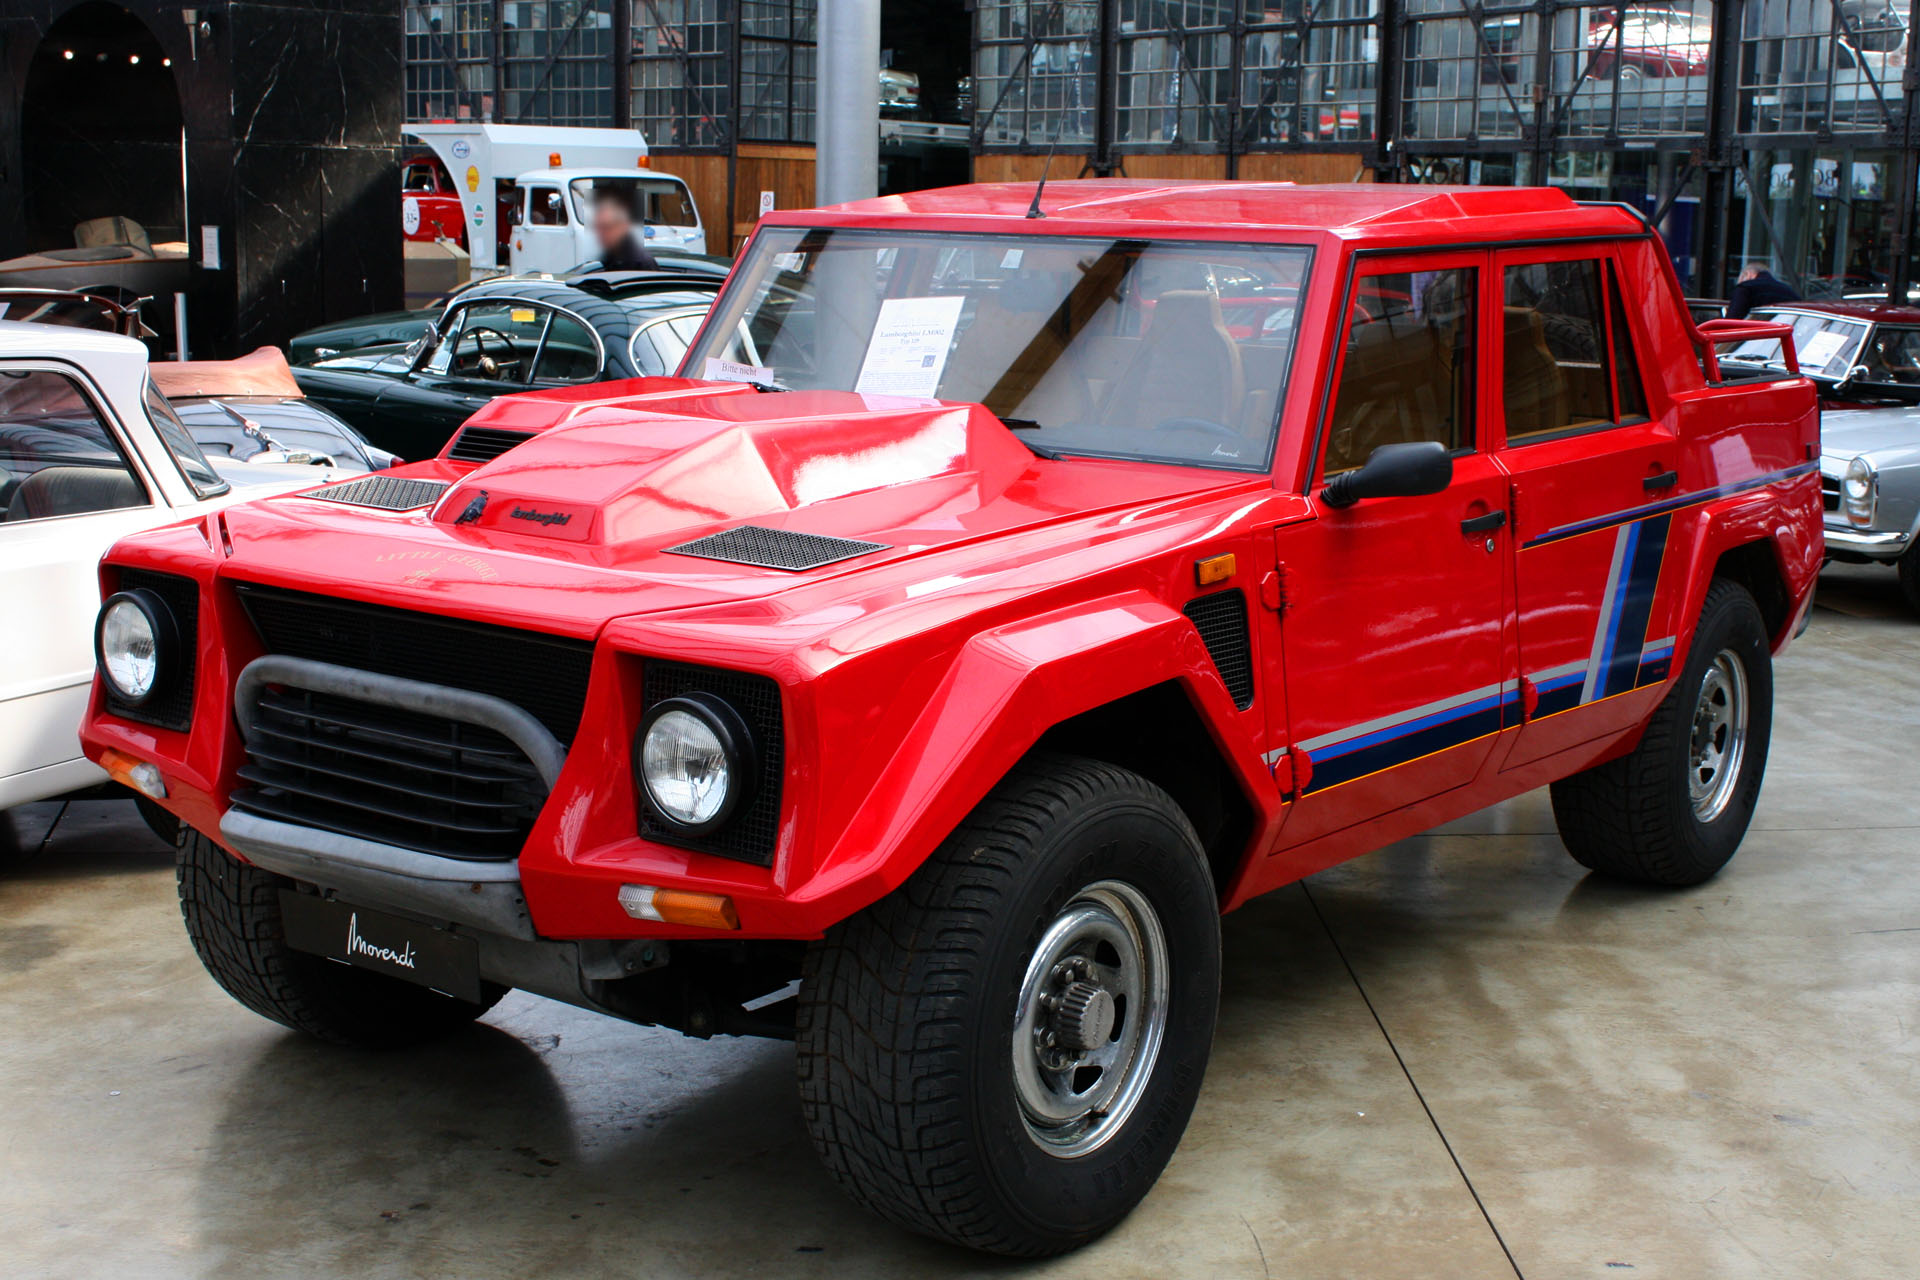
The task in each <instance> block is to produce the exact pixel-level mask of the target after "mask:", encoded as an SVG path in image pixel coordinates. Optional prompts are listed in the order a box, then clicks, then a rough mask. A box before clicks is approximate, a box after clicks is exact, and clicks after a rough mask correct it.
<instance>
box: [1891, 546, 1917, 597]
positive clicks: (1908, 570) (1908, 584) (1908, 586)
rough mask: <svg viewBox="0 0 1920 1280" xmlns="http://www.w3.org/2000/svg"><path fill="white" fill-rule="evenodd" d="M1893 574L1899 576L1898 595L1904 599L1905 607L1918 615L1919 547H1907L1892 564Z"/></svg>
mask: <svg viewBox="0 0 1920 1280" xmlns="http://www.w3.org/2000/svg"><path fill="white" fill-rule="evenodd" d="M1894 572H1896V573H1898V574H1899V575H1900V594H1901V595H1903V596H1905V597H1906V600H1907V607H1908V608H1909V609H1912V610H1913V611H1914V612H1916V613H1920V547H1909V548H1908V549H1907V551H1906V553H1905V554H1904V555H1902V556H1901V557H1900V559H1899V560H1897V561H1895V562H1894Z"/></svg>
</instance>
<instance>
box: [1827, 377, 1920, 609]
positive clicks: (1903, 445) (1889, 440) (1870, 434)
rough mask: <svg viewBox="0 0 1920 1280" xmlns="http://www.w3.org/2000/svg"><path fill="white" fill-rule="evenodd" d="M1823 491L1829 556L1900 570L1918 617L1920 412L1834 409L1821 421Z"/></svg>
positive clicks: (1912, 409)
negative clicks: (1917, 544) (1917, 532)
mask: <svg viewBox="0 0 1920 1280" xmlns="http://www.w3.org/2000/svg"><path fill="white" fill-rule="evenodd" d="M1820 489H1821V497H1822V498H1823V499H1824V500H1825V503H1826V508H1827V554H1828V555H1829V556H1831V557H1832V558H1833V559H1835V560H1844V561H1848V562H1850V563H1856V564H1857V563H1864V562H1877V563H1880V564H1891V565H1894V566H1896V567H1897V568H1898V570H1899V573H1900V586H1901V589H1902V590H1903V591H1904V592H1905V594H1906V597H1907V603H1908V604H1910V605H1912V606H1913V608H1914V609H1915V610H1917V611H1920V552H1916V551H1915V550H1914V544H1915V541H1916V539H1915V536H1914V535H1915V531H1916V527H1920V407H1916V406H1912V405H1888V406H1885V407H1881V408H1857V409H1852V408H1850V409H1841V410H1832V409H1829V410H1828V411H1827V412H1825V413H1824V414H1823V415H1822V417H1821V421H1820Z"/></svg>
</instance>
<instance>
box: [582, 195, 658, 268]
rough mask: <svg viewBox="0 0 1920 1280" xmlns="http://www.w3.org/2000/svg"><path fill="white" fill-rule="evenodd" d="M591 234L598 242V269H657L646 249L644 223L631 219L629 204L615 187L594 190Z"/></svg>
mask: <svg viewBox="0 0 1920 1280" xmlns="http://www.w3.org/2000/svg"><path fill="white" fill-rule="evenodd" d="M593 236H594V239H595V240H597V241H599V242H600V269H601V270H602V271H657V270H658V269H659V267H660V264H659V262H657V261H655V259H654V256H653V255H652V254H651V253H648V252H647V245H646V228H645V226H644V225H643V224H641V223H639V222H636V221H635V220H634V216H633V206H632V205H631V204H630V203H628V201H627V198H626V197H625V196H624V195H622V194H621V193H620V192H618V191H613V190H601V191H598V192H595V193H594V197H593Z"/></svg>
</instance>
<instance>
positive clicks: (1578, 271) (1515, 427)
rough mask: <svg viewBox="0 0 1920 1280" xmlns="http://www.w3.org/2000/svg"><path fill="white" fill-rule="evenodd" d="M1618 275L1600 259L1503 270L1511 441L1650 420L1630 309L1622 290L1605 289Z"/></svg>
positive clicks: (1505, 391) (1505, 394)
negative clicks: (1627, 312) (1629, 320)
mask: <svg viewBox="0 0 1920 1280" xmlns="http://www.w3.org/2000/svg"><path fill="white" fill-rule="evenodd" d="M1612 279H1613V276H1612V273H1611V272H1610V271H1607V270H1604V269H1603V264H1602V262H1601V260H1600V259H1597V258H1580V259H1574V260H1572V261H1562V262H1529V263H1523V264H1518V265H1512V266H1508V267H1507V268H1506V269H1505V271H1504V273H1503V278H1502V289H1503V296H1502V304H1503V305H1502V310H1501V323H1500V329H1501V352H1502V356H1503V371H1502V374H1501V388H1500V391H1501V403H1502V404H1503V406H1504V407H1505V411H1506V423H1507V439H1508V440H1509V441H1510V442H1514V443H1521V442H1524V441H1526V440H1528V439H1532V438H1537V437H1542V436H1548V435H1552V434H1555V433H1558V432H1562V431H1568V430H1580V429H1584V428H1591V427H1610V426H1614V425H1615V424H1617V423H1620V422H1627V421H1633V420H1636V419H1641V420H1644V419H1645V418H1646V416H1647V402H1646V392H1645V391H1644V390H1643V389H1642V387H1641V383H1640V366H1639V362H1638V361H1637V360H1636V359H1634V355H1633V345H1632V339H1631V336H1630V335H1629V333H1628V331H1627V325H1626V317H1625V309H1624V307H1623V305H1622V302H1621V299H1620V297H1619V292H1618V290H1617V289H1611V290H1610V289H1609V288H1608V287H1607V286H1608V283H1609V282H1610V281H1611V280H1612ZM1609 295H1611V296H1609ZM1609 320H1611V323H1609Z"/></svg>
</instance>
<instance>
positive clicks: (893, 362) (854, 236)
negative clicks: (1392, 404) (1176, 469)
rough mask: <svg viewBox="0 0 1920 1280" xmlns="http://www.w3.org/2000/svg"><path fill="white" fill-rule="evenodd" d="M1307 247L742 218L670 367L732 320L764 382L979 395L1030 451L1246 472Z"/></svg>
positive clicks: (1274, 383) (717, 347) (966, 397)
mask: <svg viewBox="0 0 1920 1280" xmlns="http://www.w3.org/2000/svg"><path fill="white" fill-rule="evenodd" d="M1307 256H1308V255H1307V250H1306V249H1304V248H1302V247H1295V246H1284V245H1246V244H1212V245H1204V246H1202V245H1192V244H1175V243H1167V242H1147V243H1142V242H1140V241H1137V240H1110V239H1101V238H1080V237H1066V236H1027V235H1014V234H974V235H942V236H938V237H933V236H924V235H922V236H916V235H913V234H911V233H906V232H883V231H866V230H859V231H854V230H834V231H825V230H815V231H808V232H804V233H803V232H800V231H788V230H775V229H769V230H766V231H762V232H761V233H760V234H759V235H758V236H757V237H756V238H755V240H754V245H753V249H752V250H751V252H750V253H749V255H748V258H747V260H746V262H745V263H743V264H742V265H741V266H740V267H739V268H738V269H737V270H736V272H735V275H734V278H733V280H732V281H731V282H730V283H729V285H728V286H727V289H726V290H725V292H724V293H723V294H722V296H721V298H720V301H719V302H718V303H717V304H716V307H717V308H718V309H717V311H716V313H715V316H714V319H713V322H712V323H711V324H709V325H708V327H707V336H706V337H705V338H704V339H702V346H701V347H699V348H696V350H695V352H694V358H693V359H692V361H691V363H690V365H689V367H690V368H693V369H696V370H698V369H703V368H704V367H705V365H704V359H705V357H707V356H728V355H729V354H730V352H732V351H737V350H738V343H737V342H736V341H734V340H733V339H734V335H736V334H737V333H738V331H739V330H738V327H739V326H740V325H741V323H742V322H743V321H744V322H745V325H746V328H747V331H748V332H749V333H750V334H751V335H752V337H753V341H754V345H755V346H756V347H757V349H758V355H759V362H760V363H761V364H762V365H763V366H765V367H766V369H767V370H768V374H769V377H770V379H771V380H772V381H773V382H775V383H777V384H778V385H780V386H784V387H788V388H801V389H834V390H842V391H859V392H862V393H864V394H869V395H875V394H893V395H902V396H909V397H913V398H936V399H941V400H950V401H960V402H971V403H978V404H983V405H985V406H986V407H987V408H988V409H990V410H992V411H993V412H994V413H996V414H999V415H1000V416H1001V417H1002V418H1004V419H1006V420H1007V421H1008V422H1009V423H1011V424H1013V425H1014V426H1015V428H1016V429H1017V430H1019V431H1020V432H1021V434H1022V436H1023V438H1025V439H1027V440H1029V441H1031V442H1032V443H1033V444H1034V445H1036V446H1037V447H1042V448H1046V449H1048V450H1058V451H1060V452H1063V453H1069V454H1079V455H1089V456H1104V457H1129V458H1143V459H1150V460H1154V461H1166V462H1183V463H1192V464H1199V465H1204V466H1217V467H1227V468H1233V469H1240V470H1256V469H1259V470H1264V469H1265V468H1266V466H1267V463H1268V460H1269V458H1270V456H1271V452H1272V438H1273V428H1274V423H1275V421H1276V419H1277V415H1278V407H1279V402H1280V396H1281V394H1282V390H1283V387H1284V384H1285V379H1286V374H1287V371H1288V368H1289V367H1290V364H1291V361H1292V357H1293V334H1294V325H1295V319H1296V307H1297V305H1298V299H1299V293H1300V289H1301V287H1302V285H1303V281H1304V275H1305V272H1306V265H1307Z"/></svg>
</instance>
